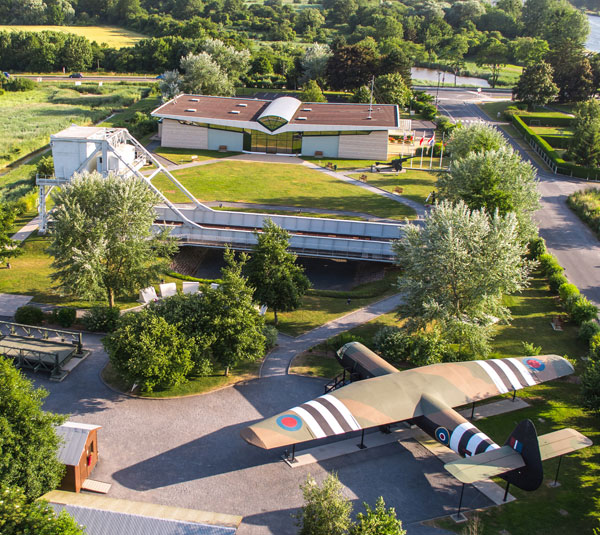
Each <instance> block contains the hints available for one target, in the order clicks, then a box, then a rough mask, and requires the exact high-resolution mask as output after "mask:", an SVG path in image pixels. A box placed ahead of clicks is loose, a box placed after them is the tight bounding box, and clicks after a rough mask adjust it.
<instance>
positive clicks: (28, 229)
mask: <svg viewBox="0 0 600 535" xmlns="http://www.w3.org/2000/svg"><path fill="white" fill-rule="evenodd" d="M40 223H41V218H40V217H39V216H38V217H35V218H34V219H32V220H31V221H30V222H29V223H27V224H26V225H25V226H24V227H22V228H21V229H20V230H19V231H18V232H17V233H15V234H13V235H12V236H11V238H12V239H13V240H15V241H18V242H22V241H24V240H26V239H27V238H29V236H30V235H31V234H33V233H34V232H35V231H36V230H37V229H38V228H39V227H40Z"/></svg>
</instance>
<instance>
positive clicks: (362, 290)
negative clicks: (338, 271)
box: [266, 269, 398, 336]
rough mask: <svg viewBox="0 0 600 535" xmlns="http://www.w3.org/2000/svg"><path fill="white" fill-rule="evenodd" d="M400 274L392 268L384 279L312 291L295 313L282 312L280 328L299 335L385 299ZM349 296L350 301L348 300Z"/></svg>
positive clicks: (269, 318)
mask: <svg viewBox="0 0 600 535" xmlns="http://www.w3.org/2000/svg"><path fill="white" fill-rule="evenodd" d="M397 277H398V270H397V269H389V270H388V271H387V273H386V275H385V277H384V278H383V279H381V280H378V281H374V282H368V283H365V284H360V285H358V286H356V287H354V288H353V289H352V290H350V291H347V292H336V291H323V290H309V291H308V293H307V294H306V295H305V296H304V299H303V302H302V306H301V307H300V308H299V309H298V310H294V311H292V312H279V313H278V314H277V316H278V318H279V323H278V325H277V328H278V329H279V330H280V331H281V332H283V333H285V334H289V335H291V336H298V335H300V334H302V333H305V332H307V331H310V330H311V329H314V328H315V327H319V326H320V325H323V324H324V323H326V322H328V321H331V320H333V319H335V318H339V317H340V316H344V315H346V314H349V313H350V312H352V311H354V310H356V309H358V308H361V307H364V306H366V305H368V304H370V303H373V302H375V301H379V300H380V299H383V298H384V297H385V296H386V295H391V294H393V293H394V291H395V289H394V287H393V286H392V285H393V283H394V282H395V281H396V278H397ZM348 298H350V300H351V302H350V304H348V303H347V299H348ZM266 320H267V323H273V322H274V316H273V312H272V311H267V314H266Z"/></svg>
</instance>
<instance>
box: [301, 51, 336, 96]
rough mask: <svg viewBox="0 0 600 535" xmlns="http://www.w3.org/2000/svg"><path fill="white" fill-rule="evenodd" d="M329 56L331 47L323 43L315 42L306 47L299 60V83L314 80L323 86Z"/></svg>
mask: <svg viewBox="0 0 600 535" xmlns="http://www.w3.org/2000/svg"><path fill="white" fill-rule="evenodd" d="M330 57H331V49H330V48H329V46H327V45H325V44H320V43H315V44H314V45H313V46H310V47H308V48H307V49H306V52H305V53H304V56H303V57H302V59H301V60H300V64H301V66H302V76H301V77H300V83H302V84H304V83H305V82H307V81H308V80H315V81H316V82H317V83H318V84H319V85H320V86H321V87H325V86H324V84H325V80H326V70H327V62H328V61H329V58H330Z"/></svg>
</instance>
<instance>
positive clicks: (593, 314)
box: [569, 295, 598, 325]
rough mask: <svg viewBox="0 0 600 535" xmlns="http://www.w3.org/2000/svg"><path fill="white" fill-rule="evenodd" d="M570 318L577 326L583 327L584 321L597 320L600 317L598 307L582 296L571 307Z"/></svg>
mask: <svg viewBox="0 0 600 535" xmlns="http://www.w3.org/2000/svg"><path fill="white" fill-rule="evenodd" d="M569 316H571V319H572V320H573V321H574V322H575V323H576V324H577V325H581V324H582V323H583V322H584V321H589V320H593V319H596V318H597V317H598V307H597V306H596V305H594V304H593V303H590V302H589V301H588V300H587V298H586V297H584V296H583V295H580V296H579V297H578V298H577V299H576V300H575V301H574V302H573V303H572V305H571V307H570V310H569Z"/></svg>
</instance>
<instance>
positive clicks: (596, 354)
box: [589, 332, 600, 360]
mask: <svg viewBox="0 0 600 535" xmlns="http://www.w3.org/2000/svg"><path fill="white" fill-rule="evenodd" d="M589 356H590V358H591V359H594V360H600V332H598V333H596V334H594V335H592V337H591V338H590V351H589Z"/></svg>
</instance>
